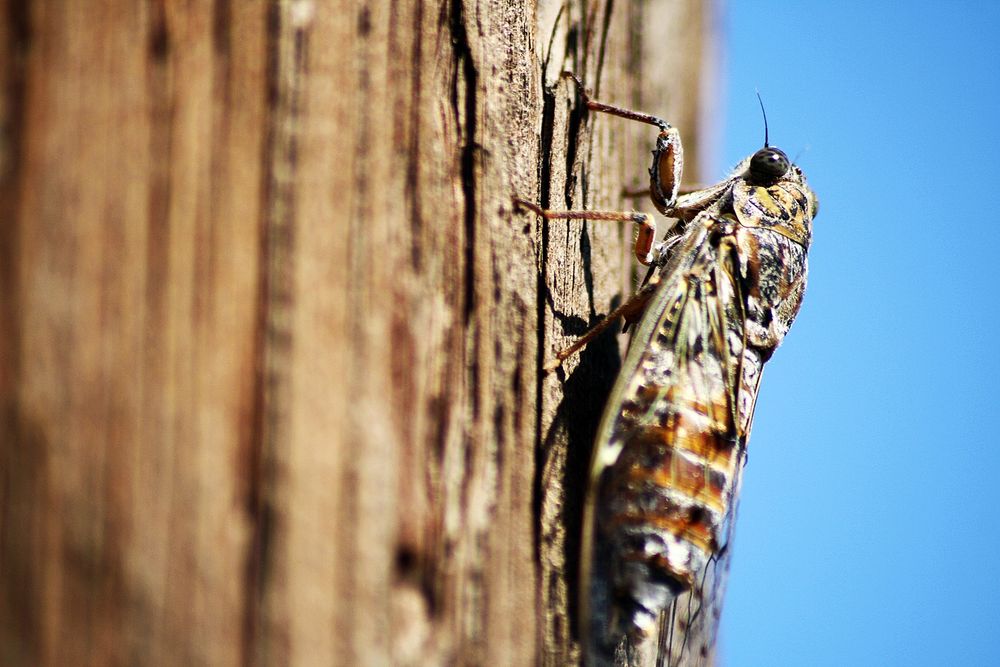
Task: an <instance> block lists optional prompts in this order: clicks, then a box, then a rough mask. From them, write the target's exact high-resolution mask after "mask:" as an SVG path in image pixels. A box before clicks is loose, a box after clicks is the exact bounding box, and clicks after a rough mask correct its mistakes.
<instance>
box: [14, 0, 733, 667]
mask: <svg viewBox="0 0 1000 667" xmlns="http://www.w3.org/2000/svg"><path fill="white" fill-rule="evenodd" d="M712 31H713V17H712V16H711V15H710V12H709V10H708V9H706V8H705V7H703V6H702V3H699V2H697V1H695V0H647V1H646V2H634V3H631V2H622V1H620V0H619V2H614V1H613V0H603V1H601V2H595V1H593V0H570V1H569V2H566V3H560V2H559V0H539V2H538V3H537V4H534V3H532V2H529V1H525V0H410V1H408V2H407V1H403V2H390V1H388V0H366V1H361V2H358V1H357V0H332V1H323V0H272V1H269V2H265V1H263V0H211V1H210V0H189V1H188V2H167V1H165V0H145V1H140V0H135V1H131V2H126V1H125V0H65V1H64V2H59V3H49V2H41V1H37V0H0V664H3V665H178V664H184V665H244V664H258V665H281V664H295V665H312V664H316V665H530V664H543V665H559V666H562V665H570V664H575V663H576V662H578V660H579V649H578V641H577V640H578V638H577V636H576V630H575V621H574V619H573V614H574V613H575V607H576V604H577V602H576V592H575V587H576V586H577V584H578V582H577V581H576V579H577V577H576V574H575V571H576V566H577V562H578V557H577V552H578V550H579V547H580V545H579V537H578V536H579V530H580V512H581V506H582V500H583V493H584V488H583V485H584V479H585V477H586V468H587V465H588V460H589V457H590V451H591V447H592V444H593V442H592V441H593V436H594V431H595V429H596V424H597V420H598V418H599V415H600V411H601V409H602V404H603V401H604V399H605V398H606V396H607V392H608V390H609V389H610V385H611V383H612V382H613V379H614V374H615V370H616V367H617V365H618V359H619V354H620V348H621V346H622V345H623V344H624V341H623V339H622V337H620V336H618V335H617V334H616V333H610V334H608V335H606V336H603V337H601V338H600V339H598V340H596V341H595V342H594V343H593V344H592V345H590V346H589V347H588V348H587V349H585V350H584V351H583V353H582V354H581V355H579V357H578V358H575V359H573V360H571V361H570V362H569V363H568V364H567V366H566V368H565V369H564V370H563V371H562V372H560V373H555V374H550V375H544V374H542V372H541V371H540V368H541V365H542V363H543V362H544V361H546V360H548V359H550V358H551V356H552V354H553V352H554V351H555V350H556V349H558V348H560V347H562V346H564V345H566V344H567V343H569V342H571V341H572V340H573V339H574V338H575V337H577V336H579V335H580V334H581V333H583V332H584V331H585V330H586V329H587V328H589V327H590V326H591V325H593V324H595V323H596V322H598V321H599V320H600V319H601V317H602V316H603V315H604V314H606V313H607V312H608V311H609V310H610V309H611V308H612V307H613V306H614V305H616V304H617V303H620V302H621V301H622V299H624V298H627V296H628V294H629V293H630V292H631V291H632V289H633V278H632V271H631V269H630V266H631V265H630V260H629V257H630V251H629V248H628V246H629V245H630V239H631V235H632V233H633V232H632V230H628V229H622V228H621V227H620V226H618V225H615V224H612V223H597V222H591V223H586V222H580V221H558V222H551V223H547V224H546V223H542V222H541V221H540V220H539V219H537V218H536V217H535V216H533V215H527V214H523V213H517V212H515V211H514V207H513V206H512V201H511V198H512V196H514V195H518V196H521V197H523V198H525V199H529V200H534V201H537V202H539V203H541V204H543V205H546V206H550V207H552V208H581V207H585V208H591V209H598V208H602V209H619V210H620V209H626V208H630V207H631V206H632V205H633V204H632V203H631V202H629V201H626V200H625V199H623V198H622V196H621V194H620V190H621V187H622V186H623V185H629V184H635V183H641V182H642V179H643V177H644V175H645V170H646V167H647V166H648V164H647V163H648V151H649V149H650V148H651V147H652V144H653V140H654V139H655V130H654V129H652V128H649V127H645V126H636V125H637V124H635V123H629V122H628V121H624V120H621V119H616V118H611V117H606V116H602V117H597V116H595V115H594V114H587V113H585V112H584V111H583V109H582V108H581V104H580V98H579V96H578V95H577V94H576V91H575V89H574V86H573V84H572V82H571V81H569V80H567V79H566V78H563V77H560V72H561V71H562V70H572V71H573V72H576V73H577V74H579V75H580V76H581V77H583V79H584V80H585V81H586V82H587V85H589V86H591V87H592V88H594V90H595V91H596V94H597V96H598V97H599V98H600V99H602V100H604V101H608V102H613V103H618V104H622V105H625V106H631V107H638V108H642V109H644V110H648V111H650V112H653V113H657V114H660V115H663V116H664V117H665V118H667V119H668V120H670V121H671V122H672V123H673V124H675V125H676V126H678V127H679V128H680V129H681V131H682V133H683V136H684V140H685V142H686V143H685V148H686V151H687V156H688V157H687V163H688V167H687V174H688V176H689V177H697V176H698V175H699V174H698V165H697V155H698V144H699V142H698V139H699V135H700V134H701V133H702V131H703V123H702V122H701V119H702V117H703V114H702V108H701V101H702V100H703V99H704V98H705V97H706V96H707V95H708V93H706V90H707V88H706V82H707V81H709V80H710V78H711V76H712V71H711V67H710V64H711V58H710V56H711V53H710V46H711V35H712ZM638 205H639V206H644V205H645V204H644V203H640V204H638ZM645 208H646V209H647V210H649V209H650V207H649V206H648V205H645ZM679 636H680V635H678V637H679ZM688 639H689V640H690V639H691V638H688ZM705 641H706V642H707V645H709V646H710V642H711V637H709V638H708V639H706V640H705ZM692 646H694V642H693V640H692ZM650 660H651V661H650V662H649V664H654V662H653V661H652V660H654V659H650ZM659 664H668V663H667V662H663V658H662V657H661V658H660V663H659ZM669 664H675V662H669ZM685 664H686V663H685Z"/></svg>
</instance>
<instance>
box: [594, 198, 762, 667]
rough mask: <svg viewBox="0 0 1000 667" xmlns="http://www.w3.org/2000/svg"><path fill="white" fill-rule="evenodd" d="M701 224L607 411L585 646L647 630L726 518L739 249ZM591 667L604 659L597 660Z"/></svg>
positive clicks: (602, 651)
mask: <svg viewBox="0 0 1000 667" xmlns="http://www.w3.org/2000/svg"><path fill="white" fill-rule="evenodd" d="M713 225H714V222H713V219H712V216H709V215H707V214H703V215H702V216H699V217H698V218H696V220H695V221H693V224H692V225H691V227H690V228H689V230H688V234H689V238H687V239H686V240H685V243H684V244H683V246H682V248H681V252H680V253H679V254H678V256H677V257H676V258H675V261H673V262H671V265H670V266H669V267H668V268H669V271H668V272H667V274H666V275H665V277H664V279H663V281H662V283H661V286H660V288H659V290H658V291H657V294H656V295H655V296H654V297H653V299H652V301H651V304H650V306H649V308H648V309H647V312H646V315H645V316H644V318H643V320H642V322H641V323H640V326H639V328H638V330H637V332H636V337H635V340H633V347H632V348H631V349H630V352H629V355H628V357H627V358H626V363H625V364H624V367H623V371H622V373H621V375H620V376H619V380H618V384H617V385H616V388H615V391H614V393H613V396H612V400H611V401H609V404H608V407H607V408H606V411H605V415H604V419H603V420H602V427H601V431H600V434H599V438H598V442H597V446H596V449H595V454H594V465H593V469H592V476H591V480H590V489H589V490H588V499H587V506H586V516H585V518H584V521H585V526H586V530H585V540H584V545H585V549H584V554H583V559H584V567H583V583H584V588H583V591H582V593H583V597H584V600H585V604H583V605H582V607H583V609H584V610H585V611H584V613H585V616H584V624H585V627H586V629H587V630H588V631H589V637H590V639H589V644H590V647H589V650H590V651H591V653H592V654H593V655H595V656H597V659H600V656H608V655H610V654H611V652H612V651H613V649H614V647H615V645H616V644H617V643H618V642H619V640H620V637H621V636H623V635H627V636H629V637H632V638H633V639H638V638H641V637H645V636H648V635H649V634H650V633H651V631H652V629H653V628H654V627H655V625H656V621H657V618H658V616H659V614H660V612H661V611H663V610H664V609H665V608H666V607H667V606H668V605H669V604H670V602H671V601H672V600H673V599H674V598H675V597H676V596H677V595H679V594H681V593H683V592H684V591H687V590H689V589H691V588H692V587H693V586H694V585H696V583H697V580H698V576H699V574H700V573H701V572H702V571H703V570H704V568H705V565H706V563H707V562H708V561H709V559H711V558H712V557H713V555H714V554H715V553H716V552H717V550H718V546H719V544H720V542H721V541H722V539H724V538H723V537H722V536H721V535H720V530H721V529H722V528H723V526H725V525H726V523H727V521H726V517H727V514H728V512H729V500H730V498H731V494H732V486H733V482H734V479H735V475H734V471H735V468H736V466H737V465H738V462H739V460H740V457H741V456H742V438H741V437H740V436H741V434H740V428H739V419H738V416H737V407H736V393H737V391H738V389H737V387H738V378H739V377H740V369H739V361H740V355H741V353H742V349H743V345H744V340H743V330H742V322H741V321H740V317H741V313H742V312H743V309H742V306H741V301H742V294H741V284H740V279H739V274H738V263H734V261H733V256H734V253H735V249H734V246H733V245H732V244H731V243H730V242H729V240H728V237H725V236H722V237H719V236H717V235H715V234H713V233H711V231H712V228H713ZM593 664H601V663H600V662H596V661H595V662H593Z"/></svg>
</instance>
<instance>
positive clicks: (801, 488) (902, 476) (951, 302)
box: [716, 0, 1000, 667]
mask: <svg viewBox="0 0 1000 667" xmlns="http://www.w3.org/2000/svg"><path fill="white" fill-rule="evenodd" d="M998 8H1000V3H989V2H979V3H953V2H911V3H866V2H857V3H848V2H799V3H765V2H740V1H738V0H731V1H730V2H729V3H728V7H727V11H726V13H725V16H724V24H725V25H724V31H725V41H726V43H725V49H726V56H725V62H724V63H723V66H722V67H723V75H724V81H725V84H724V91H725V95H724V100H723V104H724V117H725V120H726V130H725V135H724V140H723V142H722V149H723V154H722V155H721V156H718V157H717V163H718V164H719V169H718V171H719V173H718V174H716V176H721V175H722V174H723V173H724V171H725V167H726V166H727V165H731V164H734V163H736V162H737V161H738V160H739V159H740V158H742V157H743V156H745V155H748V154H749V153H751V152H753V151H754V150H756V149H757V148H758V147H759V146H760V144H761V137H762V129H761V121H760V115H759V111H758V108H757V100H756V99H755V98H754V89H755V88H759V89H760V91H761V95H762V96H763V98H764V102H765V104H766V106H767V110H768V116H769V121H770V128H771V143H772V144H773V145H777V146H779V147H781V148H783V149H785V150H786V152H787V153H788V154H789V156H792V157H794V156H795V155H797V154H799V153H800V151H801V157H800V158H799V160H798V161H799V164H800V165H801V166H802V167H803V169H804V170H805V172H806V174H807V175H808V177H809V180H810V183H811V184H812V185H813V187H814V189H815V191H816V192H817V194H818V196H819V198H820V202H821V211H820V215H819V217H818V219H817V220H816V225H815V238H814V242H813V247H812V250H811V253H810V277H809V289H808V291H807V295H806V300H805V305H804V307H803V310H802V312H801V314H800V315H799V319H798V321H796V323H795V326H794V327H793V328H792V331H791V333H790V334H789V336H788V338H786V340H785V343H784V345H783V346H782V348H781V349H780V350H779V351H778V353H777V354H776V355H775V357H774V359H773V360H772V362H771V363H770V365H769V366H768V367H767V369H766V371H765V374H764V379H763V388H762V392H761V396H760V400H759V402H758V406H757V416H756V421H755V423H754V432H753V437H752V440H751V443H750V459H749V463H748V466H747V469H746V475H745V480H744V489H743V501H742V505H741V514H740V518H739V523H738V529H737V533H736V540H735V543H734V549H735V551H734V560H733V564H732V571H731V577H730V581H729V593H728V598H727V600H726V607H725V612H724V614H723V637H722V649H723V664H724V665H726V666H728V667H742V666H751V667H756V666H776V667H777V666H781V665H795V666H796V667H798V666H801V665H806V666H810V667H812V666H822V665H836V666H838V667H839V666H842V665H851V666H854V665H878V666H882V665H905V666H907V667H910V666H919V665H934V666H938V665H963V666H968V665H984V666H986V665H1000V428H998V424H997V421H998V420H997V416H998V414H1000V409H998V408H1000V396H998V393H1000V350H998V347H1000V345H998V335H997V334H998V324H1000V317H998V315H1000V269H998V267H1000V219H998V218H1000V215H998V213H997V209H998V187H997V181H998V178H1000V174H998V172H1000V162H998V157H1000V155H998V153H1000V150H998V149H1000V48H998V43H1000V9H998Z"/></svg>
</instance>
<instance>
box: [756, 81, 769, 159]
mask: <svg viewBox="0 0 1000 667" xmlns="http://www.w3.org/2000/svg"><path fill="white" fill-rule="evenodd" d="M754 92H755V93H757V102H758V103H759V104H760V112H761V113H762V114H763V115H764V148H768V143H767V112H766V111H764V101H763V100H762V99H760V91H759V90H756V89H755V90H754Z"/></svg>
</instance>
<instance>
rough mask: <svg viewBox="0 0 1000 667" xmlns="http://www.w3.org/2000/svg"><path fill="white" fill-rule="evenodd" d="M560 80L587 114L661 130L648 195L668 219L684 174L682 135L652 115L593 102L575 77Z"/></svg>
mask: <svg viewBox="0 0 1000 667" xmlns="http://www.w3.org/2000/svg"><path fill="white" fill-rule="evenodd" d="M563 76H567V77H569V78H571V79H573V81H575V82H576V85H577V88H578V90H579V91H580V94H581V95H582V96H583V99H584V102H585V103H586V105H587V108H588V109H589V110H591V111H598V112H600V113H606V114H609V115H612V116H618V117H619V118H625V119H627V120H634V121H637V122H640V123H646V124H647V125H655V126H656V127H658V128H660V134H659V136H658V137H657V138H656V146H655V147H654V148H653V164H652V166H650V168H649V192H648V195H649V198H650V200H651V201H652V202H653V205H654V206H655V207H656V210H658V211H659V212H660V213H662V214H663V215H667V216H669V215H670V214H671V210H672V209H673V206H674V204H675V203H676V201H677V195H678V191H679V190H680V185H681V177H682V176H683V174H684V147H683V146H682V145H681V135H680V133H679V132H678V131H677V128H675V127H672V126H671V125H670V123H668V122H667V121H665V120H663V119H662V118H660V117H658V116H654V115H652V114H648V113H644V112H642V111H633V110H632V109H626V108H624V107H619V106H615V105H613V104H605V103H604V102H598V101H597V100H595V99H593V98H592V96H591V93H590V91H589V90H587V87H586V86H584V85H583V81H581V80H580V78H579V77H578V76H576V75H575V74H573V73H572V72H563Z"/></svg>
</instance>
